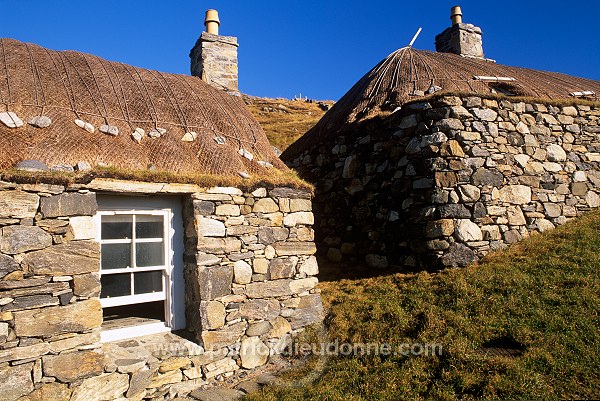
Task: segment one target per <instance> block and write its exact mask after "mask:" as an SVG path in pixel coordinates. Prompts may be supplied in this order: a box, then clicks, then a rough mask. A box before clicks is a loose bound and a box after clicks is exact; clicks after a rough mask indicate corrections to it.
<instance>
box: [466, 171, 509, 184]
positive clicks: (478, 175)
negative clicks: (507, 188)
mask: <svg viewBox="0 0 600 401" xmlns="http://www.w3.org/2000/svg"><path fill="white" fill-rule="evenodd" d="M471 181H472V183H473V185H476V186H483V185H489V186H493V187H499V186H501V185H502V184H503V183H504V176H503V175H502V173H501V172H499V171H498V170H495V169H485V168H479V169H477V171H476V172H475V173H474V174H473V177H472V178H471Z"/></svg>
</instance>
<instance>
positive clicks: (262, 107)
mask: <svg viewBox="0 0 600 401" xmlns="http://www.w3.org/2000/svg"><path fill="white" fill-rule="evenodd" d="M244 100H245V102H246V105H247V107H248V109H249V110H250V112H251V113H252V114H253V115H254V117H255V118H256V119H257V120H258V122H259V123H260V125H261V126H262V128H263V130H264V131H265V133H266V134H267V138H268V139H269V142H270V143H271V145H273V146H275V147H276V148H278V149H279V150H281V151H284V150H285V149H286V148H287V147H288V146H289V145H290V144H291V143H293V142H294V141H295V140H296V139H298V138H299V137H301V136H302V135H304V133H305V132H307V131H308V130H309V129H311V128H312V127H313V126H314V125H315V124H316V123H317V122H318V121H319V120H320V119H321V117H323V115H324V114H325V110H324V109H325V108H326V107H331V106H332V105H333V103H334V102H333V101H321V102H306V101H301V100H298V101H297V100H289V99H267V98H258V97H251V96H244ZM319 103H321V104H324V105H327V106H326V107H322V106H320V105H319Z"/></svg>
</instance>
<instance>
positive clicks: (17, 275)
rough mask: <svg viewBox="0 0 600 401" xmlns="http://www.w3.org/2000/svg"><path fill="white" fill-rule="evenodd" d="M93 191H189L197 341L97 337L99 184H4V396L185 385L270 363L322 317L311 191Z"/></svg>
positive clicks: (0, 194) (92, 395) (147, 392)
mask: <svg viewBox="0 0 600 401" xmlns="http://www.w3.org/2000/svg"><path fill="white" fill-rule="evenodd" d="M98 187H101V188H103V190H102V192H103V193H107V192H110V191H108V189H114V193H124V192H127V193H129V192H136V194H137V195H140V194H142V193H143V192H144V190H145V189H147V190H148V191H149V192H150V190H151V189H153V190H152V191H154V192H155V191H157V188H160V189H161V190H162V189H164V190H165V191H167V192H168V193H170V194H172V195H173V194H175V195H173V196H180V197H181V198H182V200H183V202H184V206H185V207H184V216H183V217H184V222H185V225H186V227H185V230H186V233H185V238H186V244H185V256H184V261H185V281H186V290H185V291H186V314H187V330H188V331H189V332H191V333H192V334H193V335H194V336H195V337H196V339H197V340H196V342H195V344H194V346H193V347H191V348H193V349H188V348H190V347H187V348H186V347H183V348H182V345H181V344H184V343H185V341H184V340H181V341H182V343H179V342H178V340H176V338H177V336H173V335H172V334H169V335H168V336H167V335H165V338H164V343H161V342H160V341H158V342H157V340H156V338H154V340H153V343H152V344H149V345H148V343H147V341H146V340H129V341H122V342H120V343H118V344H101V343H100V330H101V325H102V308H101V305H100V301H99V296H100V289H101V288H100V277H99V273H100V247H99V245H98V243H97V241H96V229H95V227H94V220H93V215H94V214H95V213H96V211H97V207H98V206H97V202H96V194H95V189H94V185H90V186H83V185H73V186H70V187H68V188H65V187H64V186H60V185H46V184H35V185H31V184H16V183H10V182H1V181H0V378H1V379H2V380H0V394H1V397H0V398H2V399H3V400H7V401H13V400H17V399H21V397H29V398H23V399H22V401H25V400H29V399H44V400H89V399H135V400H142V399H152V400H154V399H159V398H160V399H169V397H174V396H177V395H185V394H187V393H189V392H191V391H192V390H194V389H196V388H198V387H201V386H203V385H206V384H207V383H208V382H210V381H214V380H223V379H224V378H226V377H230V376H231V375H233V374H235V373H238V374H240V373H242V372H244V371H246V372H247V371H250V370H252V369H254V368H257V367H259V366H262V365H264V364H265V363H267V361H268V360H269V358H270V357H271V356H272V355H274V354H278V353H281V352H283V351H284V350H285V348H286V346H287V345H289V344H290V343H291V340H292V336H293V335H294V334H295V333H298V332H299V331H300V330H302V329H303V328H304V327H305V326H307V325H310V324H312V323H316V322H318V321H320V320H321V319H322V304H321V299H320V294H319V290H318V289H317V288H316V284H317V278H316V274H317V273H318V266H317V262H316V258H315V256H314V255H313V254H314V253H315V251H316V247H315V244H314V232H313V229H312V227H311V226H312V224H313V214H312V211H311V210H312V206H311V194H310V192H308V191H304V190H296V189H291V188H272V189H267V188H259V189H256V190H255V191H254V192H252V193H244V192H242V191H241V190H239V189H236V188H212V189H202V188H199V187H195V186H177V185H170V184H169V185H166V184H162V185H156V184H144V183H136V184H135V185H134V183H130V184H128V183H125V184H123V183H122V182H121V183H118V185H117V184H114V183H110V182H109V183H106V182H104V183H102V185H99V184H98ZM190 187H194V188H192V190H190ZM182 188H183V189H182ZM180 190H181V191H182V192H181V193H178V191H180ZM183 192H185V193H183ZM136 194H131V193H129V195H136ZM139 199H140V202H143V199H144V198H143V197H140V198H139ZM186 337H187V336H186ZM145 344H146V345H148V346H146V345H145ZM190 344H192V343H190ZM150 345H151V346H150ZM170 348H173V349H170ZM165 349H167V350H168V351H169V352H166V353H165V352H164V351H165ZM109 354H110V356H109ZM242 376H243V375H242ZM98 397H100V398H98ZM123 397H126V398H123ZM161 397H162V398H161Z"/></svg>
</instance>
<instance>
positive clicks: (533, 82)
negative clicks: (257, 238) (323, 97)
mask: <svg viewBox="0 0 600 401" xmlns="http://www.w3.org/2000/svg"><path fill="white" fill-rule="evenodd" d="M476 76H479V77H481V76H487V77H502V78H514V81H500V82H490V81H482V80H476V79H474V77H476ZM581 91H593V92H595V94H596V96H599V95H600V82H598V81H594V80H590V79H584V78H577V77H573V76H569V75H565V74H559V73H554V72H545V71H537V70H532V69H527V68H519V67H510V66H506V65H502V64H496V63H494V62H493V61H489V60H484V59H477V58H469V57H462V56H459V55H456V54H450V53H435V52H430V51H424V50H415V49H413V48H410V47H405V48H402V49H399V50H397V51H395V52H394V53H392V54H390V55H389V56H388V57H387V58H385V59H384V60H383V61H381V62H380V63H379V64H378V65H377V66H376V67H375V68H373V69H372V70H371V71H369V72H368V73H367V74H366V75H365V76H364V77H362V78H361V79H360V80H359V81H358V82H357V83H356V85H354V87H352V89H350V91H348V93H346V94H345V95H344V96H343V97H342V98H341V99H340V100H339V101H338V102H337V103H336V104H335V106H333V108H332V109H331V110H330V111H329V112H328V113H327V114H325V116H323V118H322V119H321V121H319V123H318V124H317V125H316V126H315V127H314V128H312V129H311V130H310V131H308V132H307V133H306V134H305V135H304V136H303V137H301V138H300V139H299V140H298V141H296V142H295V143H293V144H292V145H291V146H290V147H289V148H288V149H287V150H286V151H285V152H284V153H283V155H282V156H281V157H282V159H283V160H289V159H291V158H292V157H294V156H295V155H297V154H298V153H300V152H302V151H304V150H305V149H307V148H309V147H311V146H314V145H315V144H317V143H318V142H321V141H323V140H325V139H326V138H329V137H330V136H333V135H337V134H338V133H339V132H340V131H342V130H346V129H348V128H349V127H351V126H352V124H353V123H355V122H358V121H361V120H364V119H366V118H369V117H373V116H376V115H379V114H381V113H382V112H392V111H394V110H396V109H397V108H398V107H400V106H402V105H403V104H404V103H406V102H408V101H412V100H416V99H419V98H420V97H423V96H426V95H428V94H430V93H434V92H435V93H436V94H439V93H443V92H460V93H466V94H469V93H472V94H479V95H489V94H490V93H500V94H512V95H518V96H528V97H535V98H540V99H549V100H557V99H574V98H573V97H572V96H571V92H581Z"/></svg>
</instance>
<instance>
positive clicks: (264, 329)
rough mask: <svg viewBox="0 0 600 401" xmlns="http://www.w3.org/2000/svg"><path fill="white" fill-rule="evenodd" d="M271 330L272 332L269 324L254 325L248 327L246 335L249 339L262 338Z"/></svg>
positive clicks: (259, 323) (258, 323)
mask: <svg viewBox="0 0 600 401" xmlns="http://www.w3.org/2000/svg"><path fill="white" fill-rule="evenodd" d="M269 330H271V323H269V322H257V323H252V324H250V326H249V327H248V330H246V335H247V336H248V337H254V336H262V335H263V334H266V333H268V332H269Z"/></svg>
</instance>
